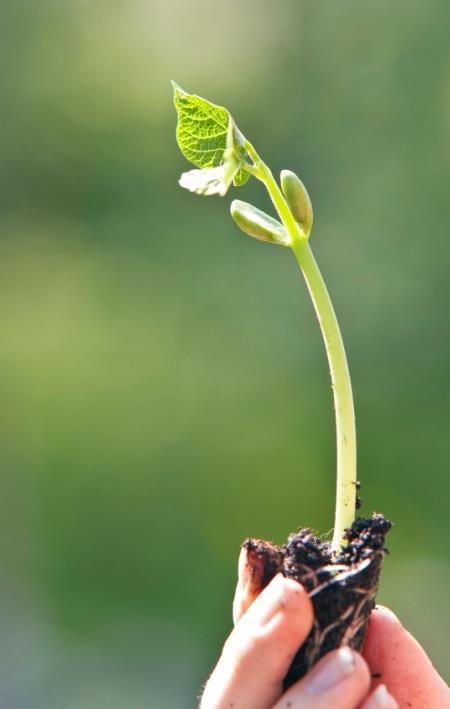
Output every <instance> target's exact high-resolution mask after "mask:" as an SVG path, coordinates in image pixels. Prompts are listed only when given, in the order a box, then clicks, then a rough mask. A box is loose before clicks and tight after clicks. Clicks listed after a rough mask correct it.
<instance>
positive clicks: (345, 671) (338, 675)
mask: <svg viewBox="0 0 450 709" xmlns="http://www.w3.org/2000/svg"><path fill="white" fill-rule="evenodd" d="M354 667H355V660H354V657H353V652H352V651H351V650H350V648H349V647H341V648H339V650H336V651H333V652H330V653H329V654H328V655H326V656H325V658H324V659H323V660H322V661H321V662H320V663H319V664H318V665H317V666H316V667H315V668H314V669H312V670H311V672H310V673H309V674H307V675H306V677H305V689H306V691H307V692H309V694H321V693H323V692H327V691H328V690H329V689H331V688H332V687H335V686H336V685H337V684H339V683H340V682H342V681H343V680H345V679H346V678H347V677H348V676H349V675H351V673H352V672H353V670H354Z"/></svg>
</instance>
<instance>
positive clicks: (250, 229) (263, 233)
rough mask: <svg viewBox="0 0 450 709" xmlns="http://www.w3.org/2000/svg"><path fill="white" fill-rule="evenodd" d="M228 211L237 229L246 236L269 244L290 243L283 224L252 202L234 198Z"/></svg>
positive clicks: (282, 244)
mask: <svg viewBox="0 0 450 709" xmlns="http://www.w3.org/2000/svg"><path fill="white" fill-rule="evenodd" d="M230 211H231V216H232V217H233V219H234V221H235V222H236V224H237V225H238V227H239V229H242V231H243V232H245V233H246V234H248V236H252V237H253V238H254V239H259V241H267V242H269V243H270V244H280V246H290V245H291V240H290V238H289V236H288V234H287V233H286V229H285V228H284V226H283V225H282V224H280V222H279V221H277V220H276V219H274V218H273V217H271V216H269V215H268V214H266V213H265V212H262V211H261V210H260V209H257V208H256V207H254V206H253V205H252V204H248V203H247V202H241V200H240V199H235V200H234V201H233V202H232V203H231V206H230Z"/></svg>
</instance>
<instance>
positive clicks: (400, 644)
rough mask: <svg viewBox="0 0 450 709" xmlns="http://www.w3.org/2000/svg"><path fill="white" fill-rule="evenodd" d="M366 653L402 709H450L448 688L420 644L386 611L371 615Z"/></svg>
mask: <svg viewBox="0 0 450 709" xmlns="http://www.w3.org/2000/svg"><path fill="white" fill-rule="evenodd" d="M363 654H364V657H365V658H366V660H367V662H368V664H369V666H370V669H371V671H372V674H375V675H377V676H378V677H377V681H378V682H383V684H385V685H386V686H387V688H388V689H389V692H390V693H391V694H392V695H393V696H394V697H395V699H396V700H397V702H398V705H399V706H400V707H401V709H403V708H404V709H406V708H407V707H410V706H412V707H439V708H440V709H449V708H450V690H449V689H448V687H447V685H446V684H445V682H444V681H443V680H442V679H441V677H439V675H438V673H437V672H436V670H435V669H434V667H433V665H432V664H431V662H430V660H429V658H428V657H427V655H426V654H425V652H424V650H423V649H422V648H421V646H420V645H419V643H418V642H417V641H416V640H415V639H414V638H413V637H412V635H410V634H409V633H408V631H407V630H405V628H404V627H403V626H402V624H401V623H400V621H399V620H398V618H397V617H396V616H395V615H394V613H392V612H391V611H389V610H388V609H387V608H383V607H382V606H378V607H377V608H376V609H375V610H374V611H373V612H372V615H371V616H370V623H369V630H368V635H367V640H366V644H365V646H364V653H363ZM375 684H376V682H375Z"/></svg>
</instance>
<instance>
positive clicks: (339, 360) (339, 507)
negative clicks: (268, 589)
mask: <svg viewBox="0 0 450 709" xmlns="http://www.w3.org/2000/svg"><path fill="white" fill-rule="evenodd" d="M292 250H293V251H294V254H295V258H296V259H297V261H298V264H299V266H300V268H301V271H302V273H303V275H304V277H305V280H306V284H307V286H308V290H309V293H310V295H311V298H312V301H313V303H314V308H315V311H316V315H317V318H318V320H319V325H320V329H321V331H322V337H323V341H324V343H325V349H326V352H327V357H328V365H329V367H330V373H331V383H332V388H333V397H334V412H335V418H336V447H337V456H336V458H337V460H336V462H337V474H336V508H335V520H334V534H333V541H332V547H333V549H334V550H335V551H337V550H338V549H339V548H340V547H341V546H342V544H343V542H344V541H345V540H344V532H345V530H346V529H348V528H349V527H351V526H352V524H353V521H354V519H355V507H356V480H357V476H356V429H355V412H354V407H353V394H352V384H351V380H350V373H349V369H348V363H347V357H346V354H345V349H344V343H343V341H342V335H341V331H340V329H339V324H338V321H337V318H336V314H335V312H334V308H333V305H332V303H331V299H330V296H329V293H328V290H327V287H326V285H325V282H324V280H323V278H322V274H321V273H320V271H319V267H318V265H317V262H316V260H315V258H314V255H313V252H312V251H311V247H310V245H309V242H308V241H307V240H306V239H302V240H301V241H297V242H294V244H293V246H292Z"/></svg>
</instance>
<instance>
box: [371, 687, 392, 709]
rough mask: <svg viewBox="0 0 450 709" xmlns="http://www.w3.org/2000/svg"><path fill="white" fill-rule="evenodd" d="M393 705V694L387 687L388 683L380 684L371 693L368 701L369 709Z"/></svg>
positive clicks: (379, 708) (380, 708)
mask: <svg viewBox="0 0 450 709" xmlns="http://www.w3.org/2000/svg"><path fill="white" fill-rule="evenodd" d="M389 706H391V695H390V694H389V692H388V691H387V689H386V685H384V684H380V685H379V686H378V687H377V688H376V690H375V691H374V692H373V693H372V694H371V696H370V698H369V701H368V703H367V707H368V709H382V707H389Z"/></svg>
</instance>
